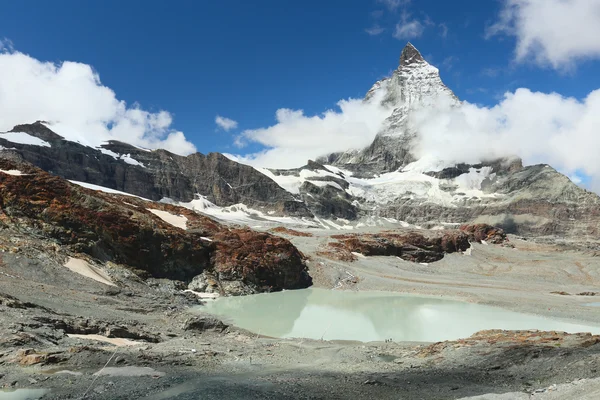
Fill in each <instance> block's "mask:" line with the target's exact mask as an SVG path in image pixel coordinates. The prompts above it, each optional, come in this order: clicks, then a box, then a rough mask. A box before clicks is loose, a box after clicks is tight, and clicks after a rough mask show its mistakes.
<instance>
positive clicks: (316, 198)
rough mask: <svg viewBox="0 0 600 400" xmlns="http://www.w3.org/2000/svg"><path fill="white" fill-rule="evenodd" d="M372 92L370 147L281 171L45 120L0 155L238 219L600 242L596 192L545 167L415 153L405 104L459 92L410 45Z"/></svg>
mask: <svg viewBox="0 0 600 400" xmlns="http://www.w3.org/2000/svg"><path fill="white" fill-rule="evenodd" d="M376 95H377V98H382V100H381V101H382V103H383V104H384V105H385V106H388V107H390V115H389V117H388V118H387V119H386V121H385V124H384V128H383V129H382V130H381V131H380V132H379V133H378V134H377V136H376V137H375V139H374V140H373V142H372V144H371V145H370V146H368V147H366V148H364V149H349V150H348V151H346V152H344V153H339V154H331V155H329V156H326V157H322V158H320V159H318V160H317V161H316V162H314V161H309V162H308V163H307V165H306V166H304V167H301V168H296V169H290V170H269V169H265V168H252V167H249V166H246V165H242V164H238V163H236V162H234V161H231V160H229V159H227V158H226V157H224V156H223V155H221V154H217V153H211V154H208V155H207V156H204V155H202V154H200V153H196V154H192V155H190V156H187V157H181V156H178V155H175V154H172V153H169V152H167V151H165V150H154V151H149V150H146V149H141V148H138V147H135V146H131V145H128V144H126V143H121V142H115V141H111V142H109V143H104V144H101V145H100V146H98V147H91V146H85V145H82V144H80V143H77V142H76V141H73V140H66V139H65V138H63V137H62V136H60V132H53V131H52V130H51V126H48V125H47V124H45V123H42V122H37V123H35V124H30V125H20V126H17V127H15V128H14V129H13V130H12V131H11V132H9V133H4V134H0V145H1V146H2V147H3V150H2V151H0V156H1V157H3V158H9V159H15V160H20V161H27V162H30V163H32V164H33V165H35V166H38V167H40V168H42V169H44V170H46V171H49V172H51V173H54V174H56V175H59V176H62V177H65V178H67V179H72V180H76V181H81V182H86V183H90V184H95V185H100V186H103V187H107V188H111V189H116V190H120V191H124V192H128V193H132V194H135V195H138V196H141V197H145V198H149V199H152V200H163V201H165V202H169V203H172V204H181V205H184V206H185V207H188V208H190V209H193V210H195V211H199V212H203V213H208V214H211V215H214V216H216V217H219V218H222V219H226V220H228V221H234V222H237V223H243V224H250V223H251V222H252V224H253V225H254V223H255V222H256V221H260V222H259V223H258V226H262V225H263V222H264V223H266V224H269V223H293V224H298V223H301V224H302V225H303V226H321V227H323V228H327V229H354V228H359V227H362V226H364V225H371V226H377V225H385V226H390V227H393V226H409V225H412V226H413V227H417V228H435V229H443V228H445V227H454V226H456V225H458V224H467V223H479V222H484V223H490V224H494V225H499V226H501V227H502V228H504V229H505V230H506V231H507V232H509V233H517V234H521V235H528V236H535V237H548V238H553V239H557V238H558V239H566V240H569V241H578V242H594V243H595V242H598V239H599V234H600V232H599V231H598V226H600V215H599V210H600V198H599V197H598V196H597V195H596V194H594V193H591V192H588V191H586V190H584V189H581V188H579V187H577V186H576V185H575V184H573V183H572V182H571V181H570V180H569V179H568V178H567V177H565V176H564V175H562V174H560V173H559V172H557V171H556V170H554V169H553V168H551V167H550V166H547V165H533V166H525V167H524V166H523V165H522V162H521V160H519V159H518V158H505V159H498V160H481V162H480V163H478V164H475V165H469V164H465V163H460V162H459V163H448V162H442V161H441V160H436V159H433V158H431V157H422V158H419V159H417V157H416V155H415V154H414V148H415V147H414V146H415V145H416V144H418V140H419V134H420V133H419V132H418V131H417V130H415V129H414V128H412V127H411V124H410V123H409V122H410V120H411V115H412V113H414V112H415V111H418V110H420V109H422V108H423V107H430V106H432V105H435V104H439V103H444V104H447V105H449V106H450V107H458V106H460V100H459V99H458V98H457V97H456V96H455V95H454V93H453V92H452V91H451V90H450V89H449V88H448V87H446V85H444V83H443V82H442V80H441V78H440V75H439V71H438V70H437V68H435V67H433V66H431V65H430V64H428V63H427V62H426V61H425V60H424V58H423V57H422V56H421V54H420V53H419V51H418V50H417V49H416V48H415V47H414V46H413V45H412V44H410V43H409V44H407V46H406V47H405V48H404V49H403V51H402V54H401V56H400V61H399V66H398V68H397V69H396V70H395V71H394V72H393V73H392V75H391V76H390V77H389V78H386V79H383V80H381V81H379V82H376V83H375V84H374V85H373V87H372V88H371V90H369V91H368V93H367V94H366V97H365V99H366V100H369V99H372V98H373V97H374V96H376ZM458 161H460V160H458ZM223 207H225V208H223ZM252 209H255V210H258V211H253V210H252ZM238 216H239V217H238ZM287 216H293V217H295V218H288V217H287Z"/></svg>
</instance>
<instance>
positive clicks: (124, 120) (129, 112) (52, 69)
mask: <svg viewBox="0 0 600 400" xmlns="http://www.w3.org/2000/svg"><path fill="white" fill-rule="evenodd" d="M0 93H2V96H0V131H7V130H10V129H11V128H13V127H14V126H15V125H18V124H23V123H31V122H34V121H38V120H43V121H49V122H51V123H52V129H53V130H55V131H56V133H58V134H60V135H62V136H65V137H66V138H68V139H70V140H78V141H80V142H81V143H82V144H86V145H91V146H97V145H99V144H100V143H102V142H104V141H107V140H120V141H124V142H128V143H131V144H134V145H137V146H142V147H146V148H151V149H156V148H164V149H166V150H169V151H171V152H173V153H177V154H182V155H186V154H190V153H193V152H195V151H196V147H195V146H194V145H193V144H192V143H191V142H189V141H188V140H187V139H186V137H185V135H184V134H183V133H182V132H180V131H177V130H175V129H173V128H172V127H171V125H172V122H173V118H172V116H171V114H170V113H169V112H167V111H158V112H150V111H146V110H143V109H142V108H141V107H140V106H139V105H137V104H134V105H127V104H126V103H125V102H124V101H122V100H118V99H117V97H116V94H115V92H114V91H112V90H111V89H110V88H108V87H106V86H104V85H102V83H101V81H100V76H99V75H98V73H97V72H95V71H94V70H93V68H92V67H91V66H90V65H87V64H83V63H78V62H71V61H64V62H61V63H53V62H44V61H40V60H37V59H35V58H33V57H31V56H29V55H26V54H23V53H20V52H18V51H14V50H13V48H12V43H10V41H6V40H3V41H2V42H1V43H0Z"/></svg>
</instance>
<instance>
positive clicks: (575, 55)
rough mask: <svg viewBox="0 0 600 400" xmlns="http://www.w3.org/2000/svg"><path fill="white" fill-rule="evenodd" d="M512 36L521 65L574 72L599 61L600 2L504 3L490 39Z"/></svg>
mask: <svg viewBox="0 0 600 400" xmlns="http://www.w3.org/2000/svg"><path fill="white" fill-rule="evenodd" d="M500 33H502V34H507V35H513V36H516V38H517V45H516V50H515V57H516V60H517V61H519V62H524V61H533V62H535V63H537V64H538V65H542V66H548V65H549V66H551V67H552V68H555V69H571V68H573V67H574V66H575V63H576V61H579V60H583V59H591V58H600V40H598V38H599V37H600V0H504V7H503V9H502V12H501V14H500V18H499V21H497V22H496V23H495V24H494V25H492V26H490V27H489V28H488V30H487V36H488V37H489V36H493V35H496V34H500Z"/></svg>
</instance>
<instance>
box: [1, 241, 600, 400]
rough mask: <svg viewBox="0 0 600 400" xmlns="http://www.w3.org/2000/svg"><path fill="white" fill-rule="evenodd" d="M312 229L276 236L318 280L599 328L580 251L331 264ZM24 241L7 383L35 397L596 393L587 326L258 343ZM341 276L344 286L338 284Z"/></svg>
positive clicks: (183, 298)
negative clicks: (448, 336) (453, 336)
mask: <svg viewBox="0 0 600 400" xmlns="http://www.w3.org/2000/svg"><path fill="white" fill-rule="evenodd" d="M311 232H312V233H313V235H314V236H313V237H293V236H289V237H288V236H286V237H288V238H289V239H291V240H292V241H293V242H294V244H296V245H297V246H298V247H299V249H300V250H301V251H303V252H304V254H306V255H307V256H308V257H310V261H309V266H310V269H311V275H312V276H313V278H314V281H315V285H316V286H318V287H325V288H333V287H336V286H338V287H340V286H341V288H343V289H346V290H386V291H395V292H403V293H417V294H427V295H435V296H443V297H447V298H453V299H461V300H466V301H470V302H477V303H482V304H490V305H495V306H500V307H504V308H507V309H512V310H516V311H521V312H527V313H532V314H539V315H545V316H551V317H554V318H559V319H565V320H571V321H577V322H586V323H592V324H600V315H599V314H600V313H598V309H597V308H594V307H588V306H585V305H584V304H585V303H588V302H592V301H594V298H593V297H590V296H579V295H576V294H577V293H583V292H595V291H596V290H598V286H599V283H600V282H599V280H600V279H599V277H600V272H599V271H598V269H599V267H600V262H599V259H598V258H597V257H594V256H593V255H592V254H586V253H583V252H578V251H574V250H566V249H564V248H562V247H556V246H550V245H539V244H535V243H531V242H529V241H524V240H519V239H518V238H514V237H511V243H512V244H513V245H514V246H515V248H514V249H513V248H506V247H500V246H494V245H489V246H485V245H474V247H473V251H472V255H471V256H466V255H462V254H453V255H448V256H446V257H445V258H444V259H443V260H441V261H439V262H437V263H434V264H431V265H419V264H413V263H409V262H405V261H402V260H399V259H396V258H385V257H373V258H359V259H358V261H356V262H353V263H343V262H339V261H334V260H329V259H326V258H322V257H319V256H317V255H316V251H317V250H318V248H319V246H321V245H323V244H324V243H326V242H327V241H328V240H330V239H329V235H330V234H332V232H327V231H317V230H314V231H311ZM282 235H285V234H282ZM5 240H9V239H8V238H5ZM22 248H23V247H22ZM27 248H28V250H21V251H15V252H6V253H2V262H1V263H0V303H1V304H0V387H3V388H5V390H11V391H14V390H15V389H23V388H33V389H49V392H47V393H45V394H44V396H43V399H76V398H89V399H136V398H146V399H167V398H176V399H197V398H202V399H223V398H244V399H296V398H306V399H335V398H339V399H346V398H352V399H362V398H365V399H366V398H368V399H372V398H394V399H461V398H476V399H513V398H514V399H518V398H523V399H526V398H527V399H528V398H534V399H538V398H541V399H559V398H560V399H585V398H589V399H592V398H598V394H599V393H600V382H599V380H598V379H596V378H598V377H599V376H600V374H599V373H598V372H597V371H598V370H599V368H600V365H599V364H600V344H598V343H597V342H600V338H599V337H596V336H589V335H588V336H586V335H561V334H558V333H551V334H542V333H529V332H517V333H514V332H513V333H500V332H487V333H485V334H483V335H481V336H479V337H475V338H472V339H469V340H461V341H455V342H444V343H440V344H423V343H380V342H377V343H356V342H326V341H312V340H287V339H273V338H266V337H260V336H257V335H254V334H251V333H249V332H245V331H242V330H239V329H237V328H235V327H226V326H225V325H223V324H222V323H220V322H219V321H217V320H214V319H213V318H210V317H208V316H204V315H202V314H198V313H192V312H191V308H193V307H196V306H197V305H198V300H197V299H196V298H194V297H193V296H190V295H189V294H187V295H184V294H180V293H177V291H176V290H175V289H174V286H173V284H172V283H171V282H168V281H158V280H156V281H152V282H150V283H147V282H142V281H140V280H139V279H136V278H135V277H134V276H131V275H130V274H128V273H127V272H126V271H122V270H120V269H119V268H118V267H116V266H110V265H109V266H108V267H106V266H102V267H103V268H104V270H105V271H107V274H108V275H109V276H110V277H111V279H113V281H114V282H116V284H117V285H118V287H117V288H115V287H112V286H108V285H105V284H102V283H100V282H97V281H94V280H92V279H89V278H85V277H82V276H80V275H77V274H75V273H73V272H72V271H70V270H68V269H67V268H64V267H62V265H63V263H64V261H65V260H64V259H63V258H64V257H63V258H61V256H60V255H59V253H60V252H57V254H51V253H49V252H48V251H47V250H36V245H35V243H31V245H30V246H29V247H27ZM347 272H349V273H350V274H352V275H353V276H355V277H357V280H356V283H352V281H351V280H344V279H345V278H347V277H348V273H347ZM342 280H344V281H343V282H342V283H339V282H340V281H342ZM557 291H562V292H568V293H571V294H573V295H559V294H552V292H557ZM69 334H76V335H79V336H78V337H70V336H69ZM80 335H100V336H101V337H102V336H112V337H113V339H115V338H117V339H128V340H126V341H125V340H123V341H118V342H116V343H120V344H123V343H125V344H132V345H123V346H116V345H114V344H111V343H108V342H104V341H99V340H97V337H96V339H88V338H85V337H81V336H80ZM92 337H93V336H92ZM130 342H133V343H130ZM536 391H537V392H536ZM16 393H17V392H11V395H12V396H15V394H16ZM3 396H4V398H7V396H8V394H6V393H3V392H0V399H3ZM473 396H487V397H473ZM553 396H554V397H553ZM586 396H587V397H586Z"/></svg>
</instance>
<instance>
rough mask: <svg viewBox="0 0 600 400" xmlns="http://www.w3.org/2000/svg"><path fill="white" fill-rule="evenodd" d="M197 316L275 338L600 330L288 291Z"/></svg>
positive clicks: (403, 300) (426, 304) (499, 312)
mask: <svg viewBox="0 0 600 400" xmlns="http://www.w3.org/2000/svg"><path fill="white" fill-rule="evenodd" d="M198 311H200V312H206V313H209V314H213V315H215V316H218V317H219V318H221V319H222V320H224V321H227V322H229V323H231V324H233V325H235V326H238V327H240V328H243V329H246V330H248V331H250V332H254V333H256V334H260V335H264V336H271V337H276V338H309V339H323V340H355V341H361V342H370V341H383V340H386V339H392V340H393V341H396V342H398V341H411V342H413V341H414V342H437V341H443V340H455V339H460V338H466V337H469V336H471V335H472V334H473V333H475V332H478V331H481V330H485V329H506V330H527V329H539V330H547V331H564V332H569V333H575V332H591V333H594V334H600V326H593V325H585V324H577V323H571V322H564V321H560V320H554V319H550V318H545V317H540V316H535V315H528V314H520V313H517V312H513V311H509V310H504V309H501V308H496V307H490V306H483V305H478V304H471V303H466V302H461V301H454V300H444V299H441V298H436V297H421V296H412V295H402V294H396V293H390V292H349V291H337V290H326V289H303V290H288V291H283V292H278V293H265V294H257V295H252V296H240V297H223V298H219V299H216V300H214V301H210V302H207V303H206V305H204V306H200V307H199V308H198Z"/></svg>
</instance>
